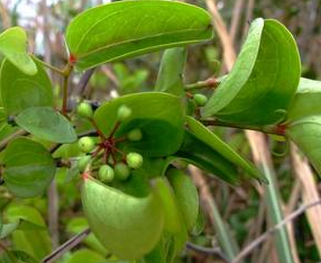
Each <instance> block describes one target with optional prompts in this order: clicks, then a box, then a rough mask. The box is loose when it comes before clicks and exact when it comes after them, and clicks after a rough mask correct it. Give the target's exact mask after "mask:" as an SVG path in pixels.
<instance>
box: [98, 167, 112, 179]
mask: <svg viewBox="0 0 321 263" xmlns="http://www.w3.org/2000/svg"><path fill="white" fill-rule="evenodd" d="M98 176H99V179H100V181H102V182H103V183H110V182H112V181H113V180H114V177H115V173H114V169H113V168H111V167H110V166H109V165H107V164H104V165H102V166H100V168H99V172H98Z"/></svg>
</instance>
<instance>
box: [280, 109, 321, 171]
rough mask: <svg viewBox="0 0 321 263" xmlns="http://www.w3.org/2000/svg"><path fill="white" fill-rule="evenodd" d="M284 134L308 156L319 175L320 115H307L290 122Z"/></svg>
mask: <svg viewBox="0 0 321 263" xmlns="http://www.w3.org/2000/svg"><path fill="white" fill-rule="evenodd" d="M286 134H287V135H288V136H289V137H290V138H291V140H292V141H293V142H294V143H295V144H296V145H297V146H298V147H299V148H300V149H301V150H302V152H303V153H304V154H305V155H306V156H307V157H308V158H309V160H310V161H311V163H312V164H313V166H314V168H315V169H316V170H317V172H318V173H319V175H320V176H321V137H320V134H321V116H320V115H318V116H308V117H305V118H302V119H299V120H297V121H295V122H293V123H291V124H290V125H289V126H288V127H287V130H286Z"/></svg>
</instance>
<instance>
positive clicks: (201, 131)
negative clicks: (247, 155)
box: [186, 116, 264, 181]
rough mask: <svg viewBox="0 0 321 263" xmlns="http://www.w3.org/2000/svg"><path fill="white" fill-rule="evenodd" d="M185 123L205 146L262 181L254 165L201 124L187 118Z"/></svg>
mask: <svg viewBox="0 0 321 263" xmlns="http://www.w3.org/2000/svg"><path fill="white" fill-rule="evenodd" d="M186 123H187V126H188V130H189V131H190V132H191V133H192V134H193V135H195V136H196V137H197V138H198V139H199V140H201V141H202V142H203V143H205V144H207V145H208V146H209V147H211V148H212V149H213V150H215V151H217V152H218V153H220V155H222V156H223V157H224V158H226V159H227V160H229V161H230V162H232V163H233V164H235V165H237V166H239V167H242V168H243V169H244V170H245V171H246V172H248V173H249V175H250V176H252V177H254V178H256V179H258V180H263V181H264V178H262V175H261V173H260V171H259V170H258V169H257V168H256V167H255V166H254V164H252V163H250V162H249V161H247V160H245V159H244V158H243V157H241V156H240V155H239V154H238V153H237V152H236V151H234V150H233V149H232V148H231V147H230V146H229V145H228V144H227V143H225V142H224V141H222V140H221V139H220V138H219V137H218V136H217V135H215V134H214V133H213V132H211V131H210V130H209V129H208V128H206V127H205V126H204V125H203V124H202V123H200V122H199V121H197V120H196V119H194V118H192V117H189V116H187V117H186Z"/></svg>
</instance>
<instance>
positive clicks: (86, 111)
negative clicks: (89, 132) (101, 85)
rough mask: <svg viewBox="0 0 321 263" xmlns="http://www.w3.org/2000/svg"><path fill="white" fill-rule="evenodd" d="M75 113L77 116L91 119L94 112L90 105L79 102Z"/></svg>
mask: <svg viewBox="0 0 321 263" xmlns="http://www.w3.org/2000/svg"><path fill="white" fill-rule="evenodd" d="M77 113H78V115H79V116H81V117H84V118H87V119H91V118H92V116H93V115H94V111H93V110H92V108H91V105H90V104H89V103H87V102H81V103H80V104H79V105H78V107H77Z"/></svg>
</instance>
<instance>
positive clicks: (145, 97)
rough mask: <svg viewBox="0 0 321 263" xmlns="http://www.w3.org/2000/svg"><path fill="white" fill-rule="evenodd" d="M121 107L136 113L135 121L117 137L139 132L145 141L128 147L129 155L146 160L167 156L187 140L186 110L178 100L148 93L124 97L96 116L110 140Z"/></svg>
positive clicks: (123, 127)
mask: <svg viewBox="0 0 321 263" xmlns="http://www.w3.org/2000/svg"><path fill="white" fill-rule="evenodd" d="M121 105H126V106H127V107H129V108H130V109H131V110H132V115H131V117H130V118H129V119H128V120H127V121H126V122H123V123H122V124H121V126H120V128H119V129H118V132H117V133H116V137H122V136H125V135H126V134H127V133H128V132H129V131H131V130H132V129H135V128H139V129H141V131H142V134H143V136H142V140H141V141H138V142H128V141H126V142H125V143H124V145H123V146H124V147H125V148H126V149H125V150H126V151H137V152H141V153H142V154H143V155H144V156H145V155H146V156H153V157H158V156H166V155H170V154H173V153H174V152H176V151H177V150H178V148H179V146H180V145H181V143H182V140H183V136H184V117H185V114H184V106H183V102H182V100H181V99H180V98H178V97H177V96H174V95H171V94H167V93H160V92H146V93H136V94H132V95H127V96H123V97H121V98H117V99H114V100H112V101H110V102H107V103H105V104H104V105H102V106H101V107H99V109H97V111H96V112H95V115H94V119H95V121H96V123H97V125H98V127H99V128H100V129H101V130H102V132H103V133H104V134H105V135H106V136H109V134H110V133H111V131H112V129H113V127H114V126H115V123H116V121H117V119H116V118H117V111H118V109H119V107H120V106H121Z"/></svg>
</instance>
